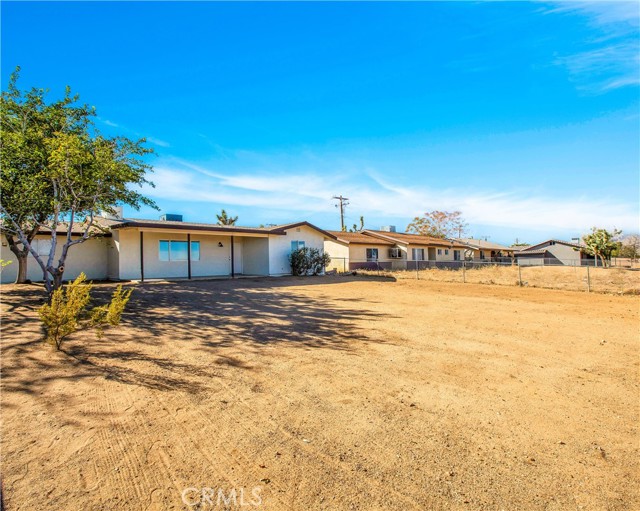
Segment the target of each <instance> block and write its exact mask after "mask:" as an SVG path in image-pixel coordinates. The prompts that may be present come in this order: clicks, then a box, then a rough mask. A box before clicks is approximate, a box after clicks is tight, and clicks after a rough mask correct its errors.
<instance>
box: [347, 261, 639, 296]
mask: <svg viewBox="0 0 640 511" xmlns="http://www.w3.org/2000/svg"><path fill="white" fill-rule="evenodd" d="M520 273H521V275H522V285H523V286H528V287H540V288H545V289H562V290H566V291H588V290H589V285H588V279H590V290H591V292H597V293H616V294H640V272H638V271H634V270H629V269H626V268H589V269H588V270H587V267H586V266H584V267H569V266H523V267H521V269H520V272H519V271H518V267H517V266H484V267H480V268H478V267H476V268H467V269H466V270H465V271H464V272H463V270H462V269H459V270H451V269H446V268H439V269H435V268H434V269H428V270H420V271H419V272H416V271H388V270H382V271H381V272H375V271H366V270H358V274H362V275H384V276H389V277H394V278H396V279H398V280H406V279H409V280H416V279H419V280H426V281H432V282H466V283H469V284H488V285H500V286H518V285H520Z"/></svg>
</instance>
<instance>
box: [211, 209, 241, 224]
mask: <svg viewBox="0 0 640 511" xmlns="http://www.w3.org/2000/svg"><path fill="white" fill-rule="evenodd" d="M216 217H217V218H218V225H236V222H237V221H238V217H237V216H228V215H227V212H226V211H225V210H224V209H223V210H222V211H220V214H219V215H216Z"/></svg>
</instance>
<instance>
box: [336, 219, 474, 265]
mask: <svg viewBox="0 0 640 511" xmlns="http://www.w3.org/2000/svg"><path fill="white" fill-rule="evenodd" d="M329 233H330V234H332V235H334V236H335V237H336V239H335V240H330V241H327V242H325V247H324V248H325V250H326V251H327V252H328V253H329V255H330V256H331V258H332V267H334V268H337V269H338V270H356V269H358V268H382V269H390V270H396V269H397V270H406V269H415V268H416V267H418V268H426V267H428V266H430V265H432V266H437V265H449V266H456V265H457V264H461V263H462V260H463V258H464V250H465V248H467V247H466V246H465V245H463V244H461V243H457V242H453V241H450V240H445V239H441V238H433V237H430V236H422V235H419V234H407V233H399V232H395V230H393V228H389V230H372V229H364V230H362V231H359V232H356V233H351V232H341V231H329ZM440 263H442V264H440Z"/></svg>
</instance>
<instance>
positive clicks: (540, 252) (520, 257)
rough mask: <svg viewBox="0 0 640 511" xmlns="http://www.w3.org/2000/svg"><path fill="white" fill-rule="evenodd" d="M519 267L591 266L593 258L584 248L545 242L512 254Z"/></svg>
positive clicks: (572, 244)
mask: <svg viewBox="0 0 640 511" xmlns="http://www.w3.org/2000/svg"><path fill="white" fill-rule="evenodd" d="M514 256H515V258H516V260H517V261H518V264H519V265H520V266H542V265H556V266H557V265H565V266H593V265H595V258H594V257H593V256H592V255H589V254H587V253H586V252H585V251H584V247H583V246H581V245H577V244H575V243H570V242H568V241H562V240H546V241H543V242H541V243H538V244H536V245H531V246H529V247H525V248H523V249H521V250H518V251H516V252H515V253H514Z"/></svg>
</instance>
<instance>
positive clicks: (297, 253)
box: [289, 247, 331, 276]
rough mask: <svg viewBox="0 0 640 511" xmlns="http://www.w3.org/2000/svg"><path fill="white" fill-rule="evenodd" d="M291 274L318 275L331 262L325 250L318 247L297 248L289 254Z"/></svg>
mask: <svg viewBox="0 0 640 511" xmlns="http://www.w3.org/2000/svg"><path fill="white" fill-rule="evenodd" d="M289 262H290V263H291V273H292V274H293V275H297V276H302V275H319V274H320V273H322V272H323V271H324V269H325V267H326V266H327V265H328V264H329V263H330V262H331V257H329V254H328V253H327V252H324V251H322V250H320V249H318V248H307V247H305V248H299V249H298V250H294V251H293V252H291V254H289Z"/></svg>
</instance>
